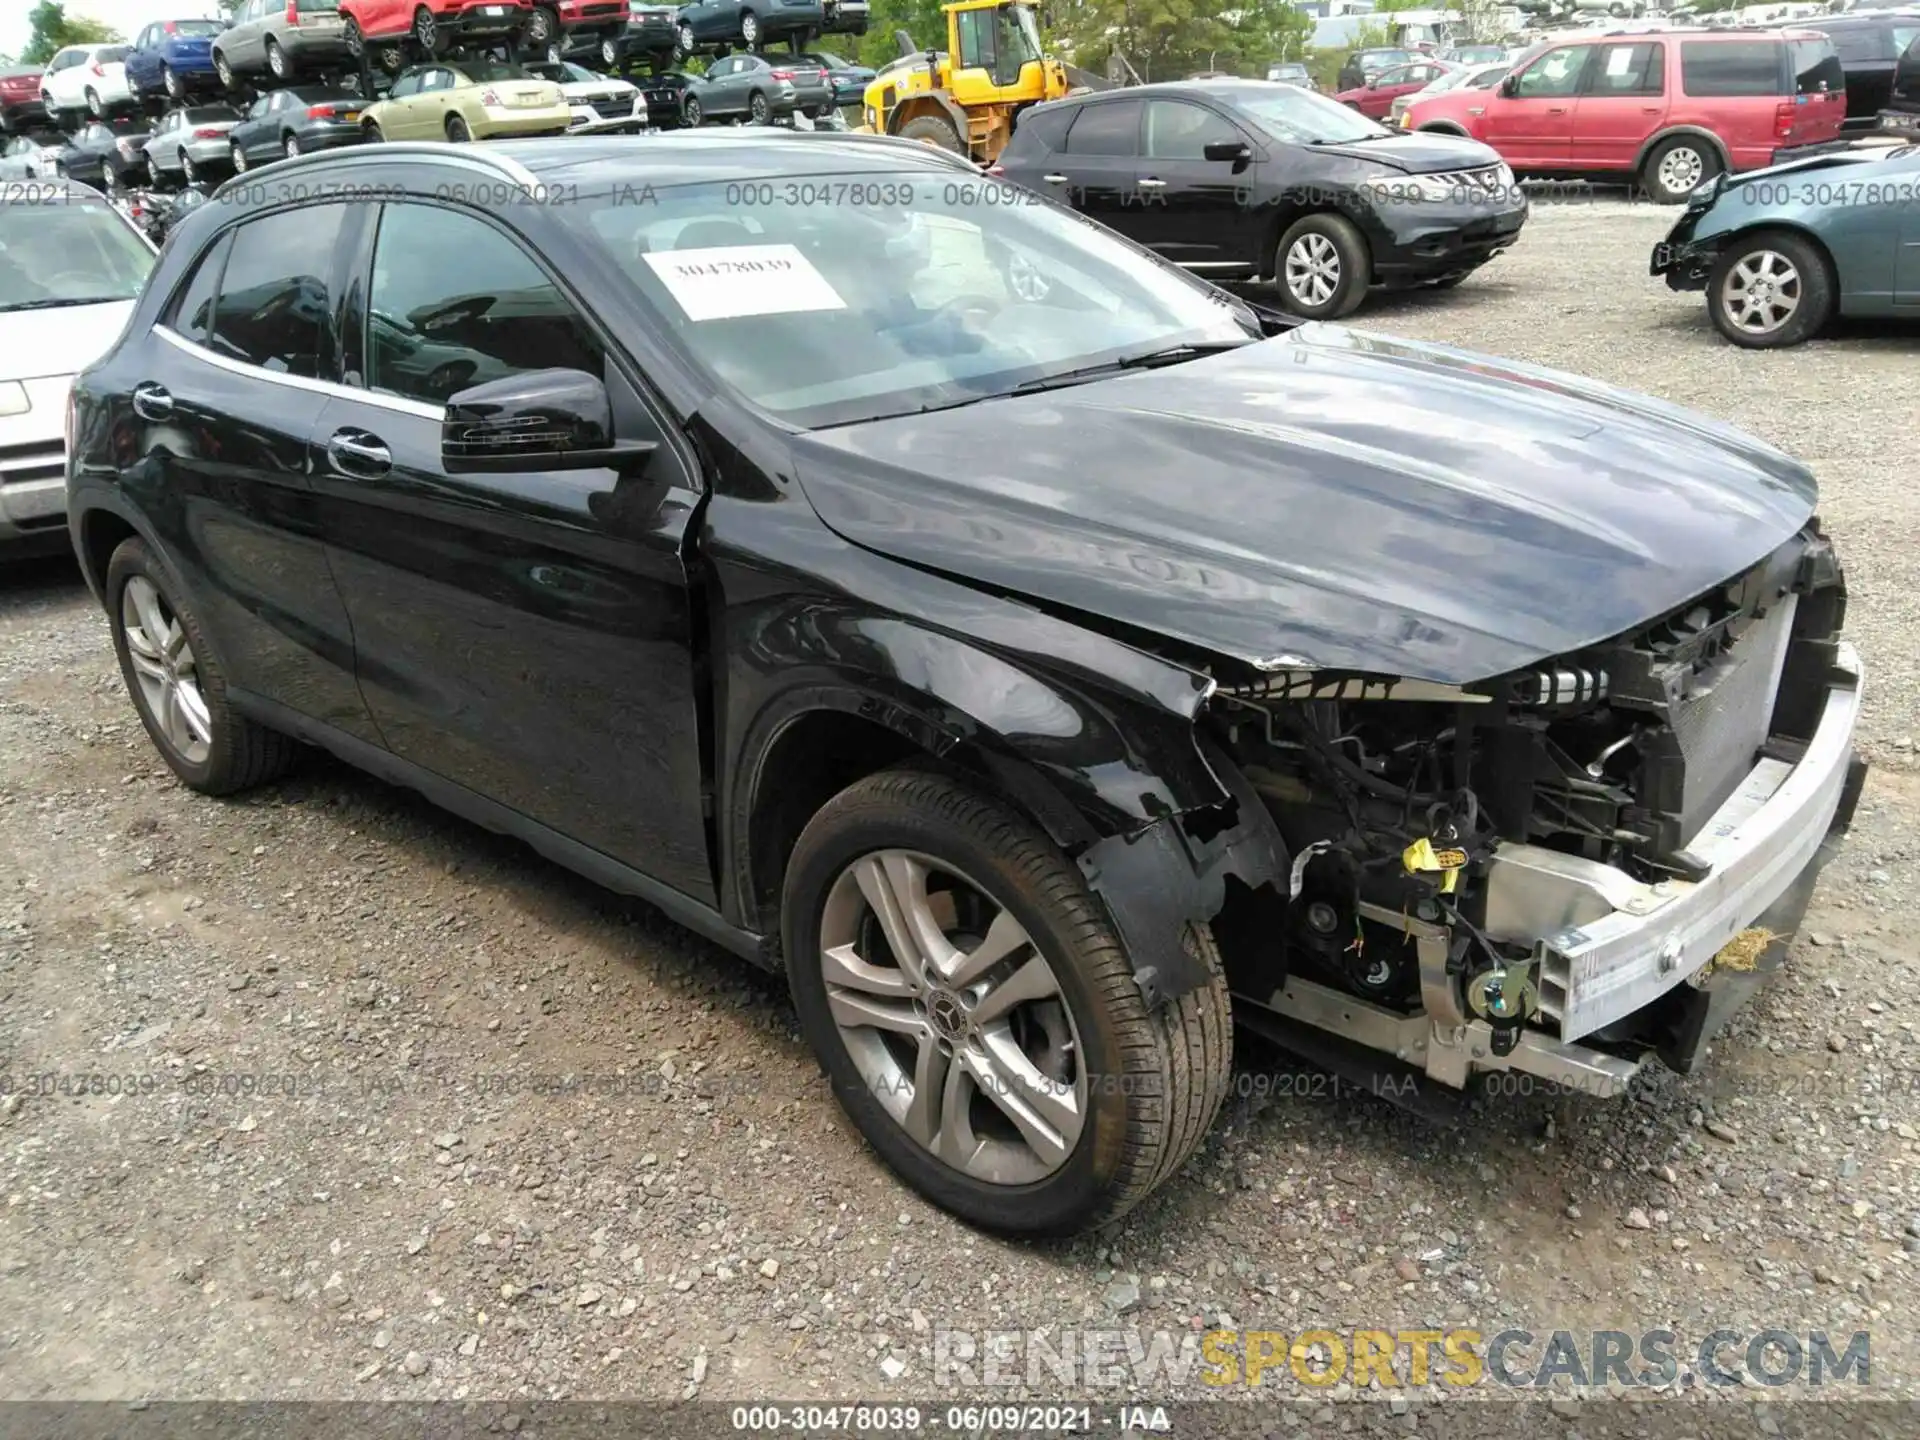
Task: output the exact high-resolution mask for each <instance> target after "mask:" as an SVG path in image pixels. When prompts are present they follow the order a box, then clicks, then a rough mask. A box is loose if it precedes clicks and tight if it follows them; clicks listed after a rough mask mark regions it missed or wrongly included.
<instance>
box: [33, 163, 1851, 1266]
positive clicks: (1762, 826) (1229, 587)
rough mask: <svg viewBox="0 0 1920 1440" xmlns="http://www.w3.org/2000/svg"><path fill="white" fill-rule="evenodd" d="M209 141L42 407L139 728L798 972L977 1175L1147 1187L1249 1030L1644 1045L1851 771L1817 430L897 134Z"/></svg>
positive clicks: (1700, 1010)
mask: <svg viewBox="0 0 1920 1440" xmlns="http://www.w3.org/2000/svg"><path fill="white" fill-rule="evenodd" d="M245 182H246V183H244V184H242V183H240V182H234V183H233V184H231V185H229V186H227V187H226V188H225V189H224V190H223V191H222V192H221V195H220V196H219V197H218V198H219V200H220V202H221V203H209V204H206V205H203V206H201V207H200V208H199V209H198V210H196V211H194V212H193V213H192V214H191V215H190V216H189V217H188V218H187V219H186V220H184V221H183V222H182V223H181V225H180V227H179V229H178V230H177V231H175V233H174V236H173V238H172V240H171V241H170V242H169V244H168V245H167V248H166V252H165V254H164V256H163V257H162V259H161V261H160V264H159V266H158V268H157V269H156V271H155V272H154V277H153V279H152V281H151V282H150V284H149V286H148V288H147V290H146V292H145V294H144V295H143V296H142V298H141V300H140V302H139V305H138V308H137V310H136V312H135V314H134V316H133V317H132V319H131V321H130V322H129V324H128V325H127V328H126V330H125V332H124V334H123V335H122V337H121V339H120V340H119V341H118V342H117V343H116V344H115V346H114V347H113V349H112V350H111V351H110V352H109V353H108V354H107V355H106V356H105V358H103V359H102V360H101V361H100V362H99V363H98V364H96V365H95V366H93V367H92V368H91V369H89V370H87V371H85V372H84V373H83V374H82V375H81V376H80V377H79V379H78V380H77V382H76V384H75V386H74V390H73V398H72V410H71V413H70V416H69V432H70V436H71V444H70V447H69V456H70V459H69V485H70V507H71V508H70V522H71V531H72V537H73V542H74V546H75V548H76V550H77V552H78V554H79V557H80V560H81V562H82V564H83V566H84V568H85V571H86V574H87V577H88V579H89V581H90V582H91V584H92V586H93V587H94V589H95V590H96V592H97V593H98V595H99V596H100V599H101V601H102V602H103V604H104V606H105V609H106V613H107V616H108V619H109V622H110V628H111V634H112V640H113V644H114V646H115V647H116V650H117V652H118V655H119V660H120V665H121V669H122V673H123V674H124V676H125V678H126V682H127V686H128V689H129V691H130V693H131V696H132V701H133V704H134V706H135V708H136V710H137V712H138V714H139V716H140V719H141V721H142V722H143V723H144V725H145V726H146V729H147V731H148V733H149V734H150V735H151V737H152V739H153V742H154V744H155V745H156V746H158V748H159V750H160V753H161V754H162V755H163V756H164V757H165V758H166V761H167V763H168V764H169V765H170V766H171V767H172V769H173V770H174V772H175V773H176V774H177V775H178V776H179V777H180V779H181V780H182V782H184V783H185V784H187V785H189V786H191V787H193V788H195V789H198V790H201V791H204V792H207V793H210V794H226V793H229V792H232V791H235V790H239V789H241V788H242V787H245V786H248V785H254V784H258V783H261V782H265V781H268V780H270V779H272V778H273V777H274V776H276V775H277V774H279V773H280V772H281V771H282V770H283V769H284V768H285V767H286V766H287V765H288V764H289V762H290V761H292V760H293V758H294V757H295V754H296V751H297V749H298V744H299V742H303V741H304V742H307V743H310V744H314V745H319V746H323V747H325V748H326V749H328V750H331V751H332V752H334V753H335V754H336V755H339V756H341V757H344V758H345V759H346V760H347V761H349V762H351V763H352V764H355V765H358V766H362V767H364V768H365V769H367V770H369V771H372V772H373V773H375V774H376V775H380V776H384V777H386V778H387V779H389V780H391V781H393V782H396V783H398V784H402V785H407V786H412V787H414V788H416V789H418V790H420V791H422V792H424V793H425V794H427V795H429V796H431V797H432V798H433V799H434V800H436V801H438V802H439V803H441V804H443V805H445V806H446V807H448V808H449V809H451V810H453V811H456V812H458V813H459V814H461V815H464V816H467V817H469V818H471V819H473V820H475V821H477V822H479V823H480V824H482V825H485V826H488V827H491V828H493V829H495V830H499V831H503V832H506V833H508V834H510V835H514V836H518V837H520V838H522V839H524V840H525V841H526V842H528V843H529V844H531V845H532V846H533V847H534V848H535V849H537V850H539V851H540V852H542V853H544V854H546V855H548V856H550V857H553V858H554V859H556V860H558V861H560V862H561V863H563V864H565V865H568V866H571V867H573V868H575V869H577V870H578V871H580V872H581V873H583V874H585V875H588V876H591V877H592V878H594V879H595V880H597V881H599V882H601V883H602V884H605V885H607V886H610V887H612V888H614V889H616V890H620V891H623V892H627V893H630V894H633V895H637V896H641V897H644V898H645V899H647V900H650V901H652V902H653V903H655V904H657V905H659V906H660V907H661V908H662V909H663V910H665V911H666V912H667V913H668V914H670V915H671V916H673V917H675V918H676V919H678V920H679V921H681V922H682V923H684V924H686V925H688V926H690V927H692V928H693V929H694V930H696V931H698V932H699V933H700V934H702V935H705V936H708V937H711V938H712V939H713V940H715V941H717V942H719V943H720V944H722V945H724V946H727V947H728V948H730V949H732V950H734V951H737V952H738V953H739V954H741V955H743V956H746V957H748V958H749V959H751V960H752V961H754V962H755V963H758V964H761V965H765V966H768V967H778V968H782V969H784V972H785V974H786V975H787V977H788V979H789V981H790V984H791V987H792V992H793V997H794V1004H795V1007H796V1009H797V1011H798V1014H799V1018H800V1022H801V1024H802V1026H803V1028H804V1030H805V1032H806V1034H807V1036H808V1038H809V1040H810V1042H811V1043H812V1045H813V1046H814V1048H815V1049H816V1051H817V1053H818V1055H819V1057H820V1060H821V1063H822V1065H823V1066H824V1067H825V1069H826V1071H827V1072H828V1074H829V1076H830V1077H831V1080H832V1084H833V1088H834V1090H835V1093H836V1094H837V1095H838V1097H839V1099H840V1101H841V1103H842V1104H843V1105H844V1106H845V1107H846V1109H847V1111H848V1113H849V1114H850V1115H851V1116H852V1117H853V1119H854V1121H855V1122H856V1123H857V1124H858V1125H859V1126H860V1128H861V1129H862V1131H863V1132H864V1133H865V1134H866V1136H867V1137H868V1139H869V1140H870V1141H871V1143H872V1144H873V1146H874V1148H875V1149H876V1150H878V1151H879V1152H880V1154H881V1155H882V1156H883V1157H884V1158H885V1160H886V1161H887V1162H888V1163H889V1164H890V1165H891V1166H893V1167H894V1168H895V1169H896V1170H897V1171H898V1172H899V1173H900V1174H901V1175H903V1176H904V1177H906V1179H907V1180H908V1181H909V1182H911V1183H912V1184H913V1185H915V1186H917V1187H918V1188H920V1189H921V1190H922V1191H924V1192H925V1193H926V1194H927V1195H929V1196H930V1197H932V1198H933V1199H935V1200H936V1201H938V1202H939V1203H941V1204H943V1205H946V1206H949V1207H951V1208H952V1209H953V1210H955V1211H956V1212H958V1213H959V1214H961V1215H963V1216H965V1217H967V1218H969V1219H971V1220H973V1221H975V1222H977V1223H979V1224H982V1225H985V1226H989V1227H992V1228H996V1229H1000V1230H1005V1231H1017V1232H1060V1231H1069V1230H1073V1229H1076V1228H1078V1227H1081V1226H1084V1225H1088V1224H1094V1223H1098V1222H1100V1221H1102V1220H1104V1219H1106V1218H1109V1217H1112V1216H1115V1215H1118V1214H1120V1213H1122V1212H1124V1211H1125V1210H1126V1209H1127V1208H1128V1207H1129V1206H1131V1205H1133V1204H1134V1203H1136V1202H1137V1201H1139V1200H1140V1199H1141V1198H1142V1197H1143V1196H1145V1195H1146V1194H1148V1193H1149V1192H1150V1191H1151V1190H1153V1188H1154V1187H1155V1186H1157V1185H1159V1184H1160V1183H1161V1182H1162V1181H1164V1180H1166V1179H1167V1178H1168V1177H1170V1176H1171V1175H1173V1174H1174V1173H1175V1172H1176V1171H1177V1170H1178V1169H1179V1168H1180V1166H1181V1163H1182V1162H1183V1160H1184V1159H1185V1158H1186V1157H1187V1156H1188V1155H1189V1154H1190V1153H1191V1152H1192V1151H1193V1149H1194V1147H1195V1146H1196V1145H1197V1144H1198V1143H1199V1141H1200V1139H1201V1137H1202V1135H1203V1134H1204V1132H1205V1131H1206V1129H1207V1127H1208V1125H1209V1123H1210V1121H1211V1119H1212V1117H1213V1115H1214V1113H1215V1111H1216V1109H1217V1108H1218V1106H1219V1104H1220V1101H1221V1099H1222V1096H1223V1094H1224V1093H1225V1091H1226V1089H1227V1088H1228V1085H1229V1081H1230V1073H1229V1056H1230V1049H1231V1044H1230V1039H1231V1037H1230V1021H1232V1020H1235V1019H1238V1020H1240V1021H1243V1022H1245V1023H1247V1024H1249V1025H1252V1026H1254V1027H1256V1028H1261V1029H1264V1030H1266V1031H1267V1032H1268V1033H1271V1034H1277V1035H1281V1036H1283V1037H1284V1038H1286V1039H1287V1041H1288V1043H1292V1044H1296V1045H1299V1044H1308V1045H1314V1044H1317V1045H1318V1046H1319V1047H1320V1050H1319V1051H1318V1052H1317V1053H1325V1054H1327V1055H1329V1056H1330V1057H1334V1058H1333V1059H1330V1061H1329V1063H1339V1064H1341V1065H1343V1066H1344V1067H1346V1070H1347V1073H1349V1074H1352V1073H1355V1072H1354V1067H1355V1066H1359V1065H1364V1066H1366V1067H1368V1068H1367V1069H1366V1070H1365V1074H1366V1075H1367V1076H1369V1077H1371V1078H1373V1079H1374V1080H1375V1081H1377V1082H1378V1083H1380V1084H1381V1085H1382V1089H1383V1093H1391V1094H1393V1095H1395V1096H1396V1097H1404V1096H1405V1095H1406V1093H1407V1087H1409V1086H1414V1087H1416V1088H1417V1089H1418V1091H1419V1092H1420V1093H1421V1094H1422V1095H1424V1096H1428V1097H1430V1098H1431V1097H1438V1096H1442V1095H1451V1094H1457V1093H1460V1090H1461V1088H1462V1087H1465V1086H1466V1085H1467V1084H1468V1083H1469V1082H1470V1080H1472V1078H1473V1077H1474V1076H1475V1075H1477V1074H1483V1073H1487V1072H1501V1071H1511V1072H1520V1073H1523V1074H1526V1075H1532V1076H1536V1077H1544V1078H1545V1079H1546V1080H1548V1081H1549V1082H1551V1083H1554V1084H1560V1085H1566V1086H1569V1087H1578V1088H1582V1089H1586V1090H1590V1091H1592V1092H1594V1093H1601V1094H1605V1093H1615V1092H1617V1091H1619V1090H1620V1089H1621V1088H1623V1087H1624V1086H1625V1085H1626V1084H1627V1083H1628V1082H1629V1081H1630V1080H1631V1078H1632V1077H1633V1076H1634V1074H1635V1073H1636V1072H1637V1069H1638V1067H1639V1066H1641V1065H1642V1064H1643V1063H1645V1062H1647V1061H1648V1060H1650V1059H1652V1058H1653V1057H1656V1056H1657V1057H1658V1058H1660V1059H1661V1060H1664V1061H1665V1062H1666V1063H1667V1064H1669V1065H1673V1066H1677V1067H1681V1068H1685V1067H1687V1066H1690V1065H1692V1064H1693V1063H1695V1061H1696V1059H1697V1057H1698V1056H1699V1055H1700V1053H1701V1048H1702V1046H1703V1045H1704V1044H1705V1042H1706V1040H1707V1039H1708V1037H1710V1036H1711V1035H1712V1034H1713V1033H1714V1031H1715V1028H1716V1026H1717V1025H1718V1024H1719V1023H1720V1021H1721V1020H1722V1019H1723V1018H1724V1016H1725V1014H1726V1012H1727V1011H1728V1010H1729V1009H1730V1008H1731V1007H1732V1006H1733V1005H1734V1004H1736V1003H1738V1002H1739V1000H1740V999H1741V998H1742V997H1743V996H1744V995H1745V994H1746V993H1747V992H1748V991H1749V990H1750V989H1751V988H1752V987H1753V985H1754V984H1755V983H1756V982H1757V980H1758V979H1759V978H1760V977H1761V976H1762V975H1764V974H1765V973H1766V971H1767V970H1768V969H1770V968H1771V967H1772V966H1773V965H1775V964H1777V963H1778V961H1779V958H1780V956H1781V955H1782V954H1783V953H1784V945H1785V942H1784V941H1783V940H1782V939H1781V937H1783V936H1786V935H1790V934H1791V933H1792V932H1793V930H1794V928H1795V926H1796V924H1797V922H1798V917H1799V914H1800V912H1801V910H1802V908H1803V907H1804V906H1805V904H1806V900H1807V892H1808V889H1809V887H1810V886H1811V885H1812V884H1813V881H1814V878H1815V876H1817V874H1818V873H1819V868H1820V865H1821V863H1822V861H1823V859H1824V858H1825V856H1826V854H1827V853H1828V850H1829V848H1830V846H1829V839H1830V837H1831V836H1833V835H1835V834H1837V833H1838V832H1839V831H1840V830H1842V829H1844V827H1845V826H1846V824H1847V823H1848V819H1849V816H1850V813H1851V809H1852V806H1853V802H1854V797H1855V795H1856V794H1857V791H1858V786H1859V783H1860V778H1861V774H1862V771H1861V767H1860V766H1859V765H1858V764H1857V763H1856V762H1855V761H1854V759H1853V747H1852V733H1853V728H1854V720H1855V715H1856V711H1857V707H1858V704H1859V696H1860V667H1859V664H1858V661H1857V660H1856V659H1855V656H1854V653H1853V651H1852V649H1851V648H1850V647H1849V646H1847V645H1846V644H1845V643H1843V642H1842V640H1841V639H1840V627H1841V621H1842V617H1843V612H1844V609H1845V589H1844V586H1843V584H1842V581H1841V575H1840V569H1839V566H1838V563H1837V562H1836V560H1835V558H1834V553H1833V550H1832V548H1831V547H1830V545H1829V544H1828V542H1827V540H1826V539H1825V537H1824V536H1823V535H1822V533H1821V530H1820V526H1819V524H1818V522H1817V520H1816V519H1815V517H1814V501H1815V491H1814V481H1813V477H1812V476H1811V474H1809V472H1808V471H1807V470H1806V469H1805V468H1804V467H1803V466H1801V465H1799V464H1797V463H1796V462H1795V461H1793V460H1791V459H1789V458H1787V457H1786V456H1785V455H1782V454H1780V453H1779V452H1778V451H1775V450H1772V449H1770V448H1768V447H1767V446H1765V445H1763V444H1761V443H1760V442H1759V441H1756V440H1753V439H1751V438H1749V437H1747V436H1745V435H1742V434H1740V433H1738V432H1736V431H1733V430H1731V429H1728V428H1726V427H1724V426H1722V425H1719V424H1716V423H1714V422H1713V421H1710V420H1707V419H1705V418H1703V417H1701V416H1698V415H1693V414H1690V413H1688V412H1685V411H1682V410H1679V409H1676V408H1674V407H1671V406H1668V405H1664V404H1661V403H1659V402H1656V401H1652V400H1646V399H1641V398H1637V397H1635V396H1632V395H1628V394H1625V393H1623V392H1621V391H1617V390H1613V389H1610V388H1607V387H1605V386H1600V385H1595V384H1589V383H1587V382H1583V381H1580V380H1577V379H1574V378H1571V377H1569V376H1565V375H1559V374H1554V373H1551V372H1547V371H1541V370H1535V369H1531V368H1528V367H1524V366H1520V365H1514V364H1509V363H1506V362H1503V361H1499V360H1494V359H1490V358H1487V357H1485V356H1478V355H1472V354H1467V353H1464V352H1459V351H1454V350H1449V349H1445V348H1442V347H1436V346H1430V345H1419V344H1411V343H1402V342H1398V341H1393V340H1388V339H1385V338H1382V337H1379V336H1372V335H1366V334H1361V333H1357V332H1351V331H1348V330H1345V329H1341V328H1339V327H1336V326H1329V325H1320V324H1305V325H1295V324H1293V322H1291V321H1288V320H1286V319H1285V318H1283V317H1279V316H1277V315H1273V314H1269V313H1266V312H1263V311H1258V310H1255V309H1253V308H1251V307H1249V306H1248V305H1246V304H1244V303H1242V302H1241V301H1239V300H1236V299H1234V298H1233V297H1232V296H1230V295H1227V294H1225V293H1224V292H1222V291H1219V290H1216V289H1214V288H1212V287H1211V286H1209V285H1207V284H1205V283H1204V282H1202V281H1199V280H1196V279H1194V278H1193V277H1191V276H1190V275H1188V274H1186V273H1185V272H1183V271H1182V270H1180V269H1179V268H1178V267H1176V266H1174V265H1171V264H1168V263H1167V262H1165V261H1163V260H1161V259H1159V258H1158V257H1156V256H1154V255H1152V254H1150V253H1148V252H1146V251H1143V250H1140V249H1139V248H1137V247H1135V246H1133V245H1131V244H1129V243H1128V242H1126V241H1124V240H1122V239H1120V238H1119V237H1117V236H1115V235H1113V234H1112V233H1111V232H1110V231H1108V230H1106V229H1104V228H1102V227H1100V226H1098V225H1094V224H1090V223H1088V222H1087V221H1085V220H1083V219H1081V218H1079V217H1077V216H1075V215H1073V214H1072V213H1071V212H1069V211H1067V210H1064V209H1062V208H1061V207H1059V206H1056V205H1053V204H1049V203H1044V202H1041V203H1030V201H1029V199H1028V197H1026V196H1025V193H1024V192H1022V191H1020V190H1018V189H1016V188H1014V187H1011V186H1007V185H1005V184H1004V183H1003V182H999V181H995V180H993V179H991V178H986V177H982V176H981V175H980V174H979V173H978V172H977V171H975V170H973V169H971V168H970V167H968V166H967V165H966V164H965V163H964V162H962V161H959V160H957V159H952V158H949V157H946V156H944V155H942V154H940V153H938V152H935V151H933V150H931V149H929V148H927V147H925V146H921V145H918V144H914V143H912V142H907V141H896V140H889V139H886V138H883V137H850V136H835V135H826V134H814V135H807V134H797V135H776V134H771V133H765V132H758V131H756V132H753V133H751V134H727V133H722V132H708V133H695V134H689V135H686V136H666V137H659V138H658V140H657V142H656V143H649V144H648V145H646V146H644V147H636V146H634V145H633V144H632V143H631V142H629V141H619V140H609V141H602V140H589V139H571V140H567V141H554V142H523V143H512V144H500V145H493V146H486V147H476V146H442V145H410V144H390V145H381V146H374V147H371V148H370V149H367V150H363V151H359V152H341V153H340V154H338V155H332V156H327V155H319V156H312V157H306V158H303V159H299V160H293V161H289V162H287V163H286V164H285V165H283V166H277V167H275V169H274V171H273V172H272V174H271V175H261V176H257V177H256V176H248V177H245ZM1389 1087H1390V1089H1389ZM1482 1123H1484V1118H1483V1120H1482Z"/></svg>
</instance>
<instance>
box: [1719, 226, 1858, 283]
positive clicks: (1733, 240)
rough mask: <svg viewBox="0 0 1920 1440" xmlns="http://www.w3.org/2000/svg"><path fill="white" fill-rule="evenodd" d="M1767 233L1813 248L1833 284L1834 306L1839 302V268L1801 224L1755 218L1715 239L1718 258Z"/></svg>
mask: <svg viewBox="0 0 1920 1440" xmlns="http://www.w3.org/2000/svg"><path fill="white" fill-rule="evenodd" d="M1768 233H1784V234H1787V235H1791V236H1793V237H1794V239H1796V240H1804V241H1805V242H1806V243H1807V244H1809V245H1811V246H1812V247H1813V250H1814V253H1815V254H1816V255H1818V256H1819V257H1820V263H1821V264H1822V265H1825V266H1826V267H1827V279H1828V280H1829V281H1830V282H1832V284H1833V298H1834V303H1835V304H1836V305H1838V304H1839V301H1840V266H1839V264H1838V263H1837V262H1836V261H1835V260H1834V258H1833V250H1832V247H1830V246H1829V245H1828V244H1827V242H1826V241H1825V240H1823V239H1822V238H1821V237H1820V235H1819V233H1818V232H1817V231H1815V230H1813V229H1812V228H1810V227H1809V226H1808V225H1807V224H1806V222H1805V221H1803V220H1798V219H1788V218H1782V217H1779V216H1773V215H1769V216H1766V217H1765V218H1764V219H1763V218H1761V217H1759V216H1755V217H1754V218H1752V219H1750V220H1747V221H1745V222H1744V223H1743V224H1741V225H1738V226H1736V227H1735V228H1734V229H1732V230H1728V231H1725V232H1723V233H1722V234H1721V235H1720V236H1718V237H1717V238H1718V241H1719V251H1718V254H1719V255H1724V254H1726V253H1727V251H1728V250H1729V249H1731V248H1733V247H1734V246H1736V245H1738V244H1739V243H1740V242H1741V241H1743V240H1745V239H1747V238H1748V237H1750V236H1753V235H1762V234H1768ZM1716 258H1717V257H1716Z"/></svg>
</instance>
